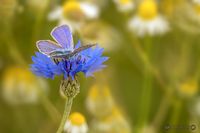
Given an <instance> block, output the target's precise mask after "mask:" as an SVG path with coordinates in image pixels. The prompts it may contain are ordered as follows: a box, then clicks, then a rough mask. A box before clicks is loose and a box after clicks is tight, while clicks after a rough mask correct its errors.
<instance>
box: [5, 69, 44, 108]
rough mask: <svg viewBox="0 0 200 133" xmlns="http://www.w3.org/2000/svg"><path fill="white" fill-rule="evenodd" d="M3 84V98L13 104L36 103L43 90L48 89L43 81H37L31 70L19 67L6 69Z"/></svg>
mask: <svg viewBox="0 0 200 133" xmlns="http://www.w3.org/2000/svg"><path fill="white" fill-rule="evenodd" d="M2 84H3V86H2V94H3V97H4V98H5V100H6V101H7V102H9V103H11V104H23V103H35V102H37V101H38V98H39V93H40V91H42V90H41V89H46V88H47V85H46V84H45V82H44V81H43V80H40V79H37V78H36V77H35V76H34V75H33V74H32V73H31V72H30V71H29V70H27V69H23V68H19V67H11V68H8V69H6V70H5V73H4V75H3V82H2ZM43 91H44V90H43Z"/></svg>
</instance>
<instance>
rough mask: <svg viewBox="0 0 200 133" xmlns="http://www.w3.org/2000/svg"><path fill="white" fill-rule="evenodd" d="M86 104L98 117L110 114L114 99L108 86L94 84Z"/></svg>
mask: <svg viewBox="0 0 200 133" xmlns="http://www.w3.org/2000/svg"><path fill="white" fill-rule="evenodd" d="M86 105H87V109H88V110H89V111H90V113H91V114H92V115H94V117H96V118H101V117H104V116H106V115H108V114H110V113H111V111H112V108H113V106H114V101H113V98H112V96H111V94H110V90H109V88H108V86H105V85H102V86H99V85H94V86H92V87H91V89H90V90H89V94H88V97H87V99H86ZM102 109H103V110H104V111H102Z"/></svg>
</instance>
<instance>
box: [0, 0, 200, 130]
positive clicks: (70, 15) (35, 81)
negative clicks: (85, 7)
mask: <svg viewBox="0 0 200 133" xmlns="http://www.w3.org/2000/svg"><path fill="white" fill-rule="evenodd" d="M71 1H73V0H71ZM74 1H76V0H74ZM144 1H151V2H152V3H153V6H152V5H151V4H147V5H146V6H144V7H143V8H144V9H142V7H141V3H142V2H144ZM67 2H69V1H64V0H52V1H50V0H43V1H41V0H40V1H39V0H0V29H1V30H0V78H1V80H0V81H1V82H0V85H1V90H0V91H1V93H0V94H1V96H0V132H1V133H54V132H56V130H57V127H58V125H59V122H60V119H61V118H60V116H61V114H62V113H63V109H64V102H65V101H64V99H63V98H62V97H61V96H60V93H59V84H60V81H61V79H62V77H56V78H55V79H54V80H50V79H44V78H39V77H36V76H34V75H33V74H32V73H31V71H30V70H29V67H30V64H31V63H32V60H31V56H33V55H34V54H35V52H36V51H38V50H37V48H36V45H35V43H36V41H38V40H45V39H51V40H52V38H51V36H50V32H51V30H52V29H53V28H54V27H55V26H57V25H60V24H61V23H62V24H63V23H65V21H64V22H63V21H62V20H60V19H63V18H64V19H66V20H67V22H66V24H68V25H70V24H72V28H73V34H74V42H75V43H76V42H77V41H78V40H79V39H80V40H81V41H82V42H85V43H87V42H96V43H99V45H100V46H102V47H104V48H105V52H104V55H105V56H108V57H110V58H109V60H108V61H107V62H106V65H107V67H106V69H104V70H102V71H100V72H98V73H96V74H95V77H90V78H85V77H84V75H83V74H79V76H78V77H79V78H78V79H79V81H80V84H81V91H80V93H79V94H78V96H77V97H76V98H75V100H74V103H73V107H72V112H80V113H82V114H83V115H84V116H85V119H86V121H87V124H88V127H89V131H90V132H96V133H98V132H101V133H135V132H137V133H164V132H170V133H172V132H173V133H189V132H195V133H199V132H200V129H199V128H200V95H199V76H200V60H199V57H200V37H199V36H200V30H199V28H200V1H198V0H196V1H195V0H194V1H192V0H191V1H188V0H176V1H173V0H134V1H131V0H101V1H98V0H82V1H76V2H78V3H79V2H89V3H92V4H93V5H94V6H95V7H96V8H97V9H98V12H99V13H98V16H96V17H95V18H92V17H91V18H87V15H84V13H82V12H81V11H77V8H73V6H72V8H71V7H70V6H69V7H67V6H64V5H65V3H67ZM126 4H131V5H132V6H127V5H126ZM123 6H124V7H123ZM57 7H60V8H63V9H64V10H63V11H64V12H65V10H66V12H65V13H63V14H62V15H63V18H61V17H58V20H51V19H50V17H49V16H50V14H51V12H52V11H53V10H54V9H56V8H57ZM66 8H67V9H66ZM68 8H69V9H68ZM141 10H142V11H141ZM145 11H147V12H145ZM91 12H93V10H91ZM142 13H144V14H146V15H147V17H150V18H148V20H146V19H144V23H143V24H144V27H145V26H146V25H145V24H146V23H148V22H149V21H151V19H153V18H155V17H156V16H158V15H161V16H163V18H165V21H166V22H167V24H168V27H169V29H168V31H166V32H165V33H162V34H159V32H158V33H155V34H154V32H153V34H148V33H147V34H144V35H142V36H140V35H138V34H137V32H135V31H134V29H131V28H129V27H128V23H129V22H130V20H131V19H132V18H133V17H134V16H137V15H138V16H139V17H142V16H145V15H142ZM58 15H59V14H58ZM68 20H70V23H68ZM60 21H62V22H60ZM74 23H76V24H74ZM73 24H74V25H76V26H75V28H74V27H73ZM77 25H78V26H77ZM155 25H157V24H155ZM70 26H71V25H70ZM142 26H143V25H142V24H141V25H138V28H139V27H142ZM136 27H137V26H136ZM161 28H162V25H161ZM158 30H159V29H158ZM161 30H162V29H161ZM163 30H164V29H163ZM147 31H148V30H146V29H144V32H147ZM94 85H96V86H98V87H96V89H97V91H95V92H90V91H91V88H92V86H94ZM104 86H107V89H108V90H109V92H108V93H109V94H107V92H106V94H104V93H105V92H103V93H102V92H101V91H102V90H104V89H103V88H104ZM94 93H95V94H94ZM91 97H92V98H91ZM94 97H95V98H94ZM87 99H88V100H87ZM97 99H98V100H97ZM110 99H112V100H111V101H112V102H111V104H109V105H107V101H106V100H110ZM89 100H93V101H92V103H93V104H95V107H97V108H98V106H99V104H102V103H104V104H105V105H104V104H103V105H100V107H101V108H98V110H95V109H93V108H92V109H90V108H89V109H88V106H87V104H88V102H87V101H89ZM95 100H97V101H98V102H96V101H95ZM104 106H105V107H104ZM95 107H94V108H95ZM110 108H111V109H110ZM113 108H115V109H116V108H117V110H118V111H119V110H120V111H119V112H118V113H117V114H114V115H113V114H112V113H113V112H112V110H113ZM109 109H110V110H111V111H110V110H109ZM98 111H99V112H98ZM102 112H108V113H105V114H103V115H102V114H100V115H99V114H98V113H102ZM111 116H112V117H111ZM100 117H102V118H100ZM118 117H119V118H120V120H119V119H118ZM107 118H109V119H107ZM104 119H105V120H104ZM118 120H119V122H118ZM116 121H117V122H116ZM113 122H116V123H115V124H113ZM99 123H101V124H102V123H103V124H104V125H108V129H105V130H104V129H98V128H99V127H98V124H99ZM113 125H114V126H113ZM96 126H97V127H98V128H97V127H96ZM116 127H119V129H115V128H116ZM102 128H103V126H102ZM90 129H91V130H90ZM92 130H94V131H92ZM97 130H99V131H97Z"/></svg>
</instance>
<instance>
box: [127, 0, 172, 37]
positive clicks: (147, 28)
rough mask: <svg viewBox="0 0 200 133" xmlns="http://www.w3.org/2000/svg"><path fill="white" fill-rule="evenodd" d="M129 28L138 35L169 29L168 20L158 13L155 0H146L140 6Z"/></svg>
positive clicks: (162, 31)
mask: <svg viewBox="0 0 200 133" xmlns="http://www.w3.org/2000/svg"><path fill="white" fill-rule="evenodd" d="M128 26H129V28H130V29H131V30H133V31H134V32H135V33H136V34H137V35H138V36H141V37H142V36H144V35H151V36H153V35H157V34H164V33H166V32H167V31H168V30H169V26H168V22H167V21H166V20H165V19H164V18H163V17H162V16H161V15H159V14H158V10H157V5H156V3H155V1H153V0H144V1H143V2H141V3H140V5H139V8H138V15H136V16H134V17H133V18H132V19H131V20H130V22H129V25H128Z"/></svg>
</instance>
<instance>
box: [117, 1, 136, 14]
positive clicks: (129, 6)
mask: <svg viewBox="0 0 200 133" xmlns="http://www.w3.org/2000/svg"><path fill="white" fill-rule="evenodd" d="M114 2H115V4H116V6H117V9H118V10H119V11H121V12H128V11H132V10H133V9H134V8H135V4H134V1H133V0H114Z"/></svg>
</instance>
